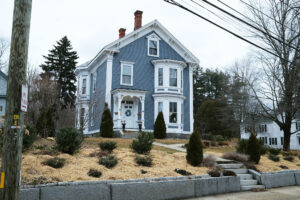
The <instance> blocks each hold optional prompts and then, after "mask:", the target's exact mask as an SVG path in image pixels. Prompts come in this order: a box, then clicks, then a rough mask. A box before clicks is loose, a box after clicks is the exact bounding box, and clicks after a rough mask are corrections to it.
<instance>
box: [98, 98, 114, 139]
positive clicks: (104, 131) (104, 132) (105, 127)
mask: <svg viewBox="0 0 300 200" xmlns="http://www.w3.org/2000/svg"><path fill="white" fill-rule="evenodd" d="M113 126H114V123H113V120H112V117H111V113H110V110H109V108H108V105H107V103H105V106H104V111H103V114H102V119H101V124H100V136H101V137H107V138H112V137H113V136H114V130H113Z"/></svg>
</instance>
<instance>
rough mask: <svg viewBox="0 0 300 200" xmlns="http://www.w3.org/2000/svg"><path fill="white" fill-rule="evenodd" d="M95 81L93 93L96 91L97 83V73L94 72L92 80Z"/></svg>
mask: <svg viewBox="0 0 300 200" xmlns="http://www.w3.org/2000/svg"><path fill="white" fill-rule="evenodd" d="M92 81H93V82H92V83H93V84H92V87H93V88H92V90H93V93H95V92H96V84H97V73H93V80H92Z"/></svg>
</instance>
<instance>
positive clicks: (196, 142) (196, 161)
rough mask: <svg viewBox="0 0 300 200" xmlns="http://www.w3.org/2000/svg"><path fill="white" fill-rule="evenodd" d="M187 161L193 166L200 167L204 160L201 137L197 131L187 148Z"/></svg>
mask: <svg viewBox="0 0 300 200" xmlns="http://www.w3.org/2000/svg"><path fill="white" fill-rule="evenodd" d="M186 150H187V154H186V160H187V162H188V163H189V164H191V165H193V166H198V165H200V164H201V163H202V160H203V149H202V142H201V139H200V135H199V133H198V131H197V130H194V132H193V133H192V135H191V137H190V139H189V143H188V146H187V149H186Z"/></svg>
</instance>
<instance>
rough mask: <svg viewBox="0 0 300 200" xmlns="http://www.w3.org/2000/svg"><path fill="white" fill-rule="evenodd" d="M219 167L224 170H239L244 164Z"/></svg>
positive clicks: (221, 165)
mask: <svg viewBox="0 0 300 200" xmlns="http://www.w3.org/2000/svg"><path fill="white" fill-rule="evenodd" d="M219 166H220V167H221V168H223V169H239V168H241V167H242V166H243V164H240V163H236V164H234V163H230V164H219Z"/></svg>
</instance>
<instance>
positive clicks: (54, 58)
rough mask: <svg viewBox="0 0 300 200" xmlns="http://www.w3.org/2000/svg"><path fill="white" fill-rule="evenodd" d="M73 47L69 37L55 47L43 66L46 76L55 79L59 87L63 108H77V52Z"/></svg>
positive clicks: (59, 96)
mask: <svg viewBox="0 0 300 200" xmlns="http://www.w3.org/2000/svg"><path fill="white" fill-rule="evenodd" d="M72 49H73V47H72V45H71V42H70V41H69V40H68V38H67V36H64V37H63V38H62V39H61V40H59V41H58V42H57V45H54V48H53V49H51V50H50V51H49V52H50V53H49V54H48V55H47V56H44V58H45V59H46V61H45V63H44V64H42V65H41V68H42V69H43V71H44V75H47V76H50V77H54V79H55V80H56V81H57V84H58V87H59V94H58V98H59V100H60V101H59V102H60V104H61V108H62V109H65V108H67V106H71V107H75V98H76V96H75V92H76V85H75V82H76V75H75V69H76V64H77V61H76V60H77V59H78V56H77V52H76V51H72Z"/></svg>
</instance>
